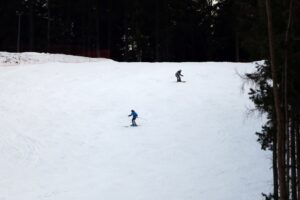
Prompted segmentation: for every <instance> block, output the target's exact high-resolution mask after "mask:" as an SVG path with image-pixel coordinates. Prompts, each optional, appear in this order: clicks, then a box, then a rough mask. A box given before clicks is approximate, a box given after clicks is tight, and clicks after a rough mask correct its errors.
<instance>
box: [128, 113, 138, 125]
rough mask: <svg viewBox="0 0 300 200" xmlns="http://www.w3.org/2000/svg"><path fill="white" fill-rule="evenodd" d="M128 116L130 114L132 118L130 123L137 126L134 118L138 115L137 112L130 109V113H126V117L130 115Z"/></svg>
mask: <svg viewBox="0 0 300 200" xmlns="http://www.w3.org/2000/svg"><path fill="white" fill-rule="evenodd" d="M130 116H132V120H131V121H132V124H131V126H137V124H136V122H135V120H136V118H137V117H138V114H137V113H136V112H135V111H134V110H131V114H130V115H128V117H130Z"/></svg>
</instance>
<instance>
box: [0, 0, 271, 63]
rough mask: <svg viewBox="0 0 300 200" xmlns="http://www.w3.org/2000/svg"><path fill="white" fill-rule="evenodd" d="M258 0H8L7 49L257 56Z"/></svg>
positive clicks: (131, 56) (189, 57)
mask: <svg viewBox="0 0 300 200" xmlns="http://www.w3.org/2000/svg"><path fill="white" fill-rule="evenodd" d="M258 2H259V1H251V0H241V1H237V0H220V1H218V2H214V3H213V2H212V0H142V1H141V0H121V1H120V0H63V1H62V0H1V2H0V13H1V18H0V27H1V31H0V41H1V43H0V51H11V52H15V51H21V52H23V51H34V52H51V53H66V54H77V55H85V56H93V57H96V56H97V57H98V56H103V57H110V58H112V59H115V60H118V61H208V60H212V61H239V60H241V61H250V60H257V59H262V58H264V54H263V53H264V50H263V49H265V48H266V47H263V46H264V45H265V44H264V43H259V42H258V40H257V38H256V37H260V35H261V34H264V33H265V30H262V31H259V33H255V31H254V29H255V25H256V24H257V20H258V18H257V17H258V16H259V12H261V11H259V9H258V7H259V5H258ZM19 25H20V26H19ZM18 34H20V35H19V36H18ZM18 38H19V40H18ZM18 41H19V42H18ZM253 52H254V53H253Z"/></svg>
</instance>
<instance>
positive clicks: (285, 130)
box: [246, 0, 300, 200]
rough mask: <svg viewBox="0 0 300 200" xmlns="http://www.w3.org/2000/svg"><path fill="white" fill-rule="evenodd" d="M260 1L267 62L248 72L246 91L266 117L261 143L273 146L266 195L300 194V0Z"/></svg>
mask: <svg viewBox="0 0 300 200" xmlns="http://www.w3.org/2000/svg"><path fill="white" fill-rule="evenodd" d="M260 2H261V4H260V5H259V4H258V7H257V10H258V14H259V15H260V16H259V15H258V18H257V19H258V20H257V23H256V24H255V26H256V28H254V29H255V30H257V31H260V36H261V37H260V39H259V41H261V44H264V45H265V46H266V47H267V48H266V49H264V50H263V51H264V52H266V53H264V54H265V58H266V59H265V60H266V62H265V63H264V64H261V65H259V64H258V65H257V70H256V72H254V73H252V74H246V79H247V80H250V81H251V82H253V83H254V85H255V87H253V88H252V89H251V91H250V93H249V95H250V98H251V100H252V101H253V102H254V103H255V105H256V109H257V110H258V111H259V112H261V113H263V114H266V115H267V119H268V121H267V122H266V124H265V125H264V126H263V127H262V130H261V131H260V132H257V133H256V134H257V135H258V141H259V142H260V144H261V147H262V149H264V150H270V151H272V155H273V156H272V161H273V162H272V163H273V164H272V165H273V166H272V169H273V181H274V182H273V192H272V193H270V194H263V195H264V198H265V199H266V200H270V199H275V200H277V199H280V200H289V199H290V200H297V199H300V182H299V176H300V80H299V79H298V78H299V77H300V68H299V64H300V12H299V10H300V2H299V0H287V1H280V0H272V1H271V0H264V1H260Z"/></svg>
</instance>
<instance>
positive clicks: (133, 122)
mask: <svg viewBox="0 0 300 200" xmlns="http://www.w3.org/2000/svg"><path fill="white" fill-rule="evenodd" d="M135 120H136V118H133V119H132V124H133V126H137V124H136V122H135Z"/></svg>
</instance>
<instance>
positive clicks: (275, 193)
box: [273, 134, 278, 200]
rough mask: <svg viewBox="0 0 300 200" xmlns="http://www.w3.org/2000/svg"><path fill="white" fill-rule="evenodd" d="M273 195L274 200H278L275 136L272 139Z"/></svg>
mask: <svg viewBox="0 0 300 200" xmlns="http://www.w3.org/2000/svg"><path fill="white" fill-rule="evenodd" d="M273 181H274V187H273V190H274V191H273V193H274V194H273V195H274V200H278V172H277V137H276V134H275V135H274V137H273Z"/></svg>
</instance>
